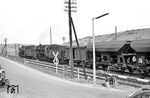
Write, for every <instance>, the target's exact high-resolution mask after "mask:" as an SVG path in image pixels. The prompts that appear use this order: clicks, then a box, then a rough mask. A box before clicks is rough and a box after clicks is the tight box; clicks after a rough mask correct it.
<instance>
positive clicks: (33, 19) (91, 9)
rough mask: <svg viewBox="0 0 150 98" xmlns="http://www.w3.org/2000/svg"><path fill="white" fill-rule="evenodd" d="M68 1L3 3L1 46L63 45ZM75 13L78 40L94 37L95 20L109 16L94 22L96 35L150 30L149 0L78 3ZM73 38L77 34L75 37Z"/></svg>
mask: <svg viewBox="0 0 150 98" xmlns="http://www.w3.org/2000/svg"><path fill="white" fill-rule="evenodd" d="M64 1H65V0H0V43H4V40H3V39H4V38H7V39H8V43H21V44H50V34H49V32H50V27H51V33H52V43H53V44H62V43H63V40H62V37H65V39H66V40H65V42H67V41H69V28H68V13H67V12H65V11H64V9H65V4H64ZM76 2H77V12H76V13H72V17H73V21H74V25H75V28H76V32H77V36H78V38H83V37H86V36H92V18H94V17H97V16H100V15H102V14H105V13H109V15H107V16H105V17H102V18H99V19H97V20H95V22H94V26H95V27H94V30H95V35H104V34H110V33H114V32H115V26H117V29H118V32H121V31H126V30H132V29H142V28H150V18H149V17H150V6H149V4H150V1H149V0H76ZM73 39H74V35H73Z"/></svg>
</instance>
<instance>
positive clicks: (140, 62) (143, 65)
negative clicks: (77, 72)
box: [87, 39, 150, 76]
mask: <svg viewBox="0 0 150 98" xmlns="http://www.w3.org/2000/svg"><path fill="white" fill-rule="evenodd" d="M87 48H88V50H89V51H90V52H91V54H92V43H91V44H90V43H89V44H88V47H87ZM95 49H96V58H100V60H99V61H100V62H99V63H100V65H101V64H102V63H106V64H105V65H107V69H109V70H113V71H117V72H129V73H132V74H138V75H143V76H144V75H145V76H150V39H143V40H132V41H111V42H97V43H96V47H95ZM107 63H108V64H107Z"/></svg>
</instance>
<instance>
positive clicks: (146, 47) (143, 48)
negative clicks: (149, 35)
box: [131, 39, 150, 52]
mask: <svg viewBox="0 0 150 98" xmlns="http://www.w3.org/2000/svg"><path fill="white" fill-rule="evenodd" d="M131 47H132V48H133V49H134V50H135V51H136V52H150V39H142V40H133V41H132V42H131Z"/></svg>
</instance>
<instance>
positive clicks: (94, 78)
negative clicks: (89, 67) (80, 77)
mask: <svg viewBox="0 0 150 98" xmlns="http://www.w3.org/2000/svg"><path fill="white" fill-rule="evenodd" d="M108 14H109V13H106V14H103V15H101V16H98V17H95V18H92V32H93V82H94V84H96V65H95V36H94V19H99V18H101V17H104V16H106V15H108Z"/></svg>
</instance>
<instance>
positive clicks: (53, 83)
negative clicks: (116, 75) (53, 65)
mask: <svg viewBox="0 0 150 98" xmlns="http://www.w3.org/2000/svg"><path fill="white" fill-rule="evenodd" d="M0 65H2V67H3V68H4V69H5V70H6V75H7V77H8V78H9V79H10V82H11V84H16V85H19V88H20V93H21V96H24V97H17V98H125V96H126V95H127V94H129V92H127V91H120V90H115V89H110V88H104V87H93V86H90V85H82V84H78V83H74V82H70V81H67V80H64V79H60V78H57V77H54V76H50V75H48V74H45V73H42V72H40V71H37V70H34V69H31V68H28V67H26V66H24V65H22V64H19V63H16V62H14V61H10V60H7V59H4V58H2V57H0ZM2 94H3V93H2ZM1 96H2V95H1ZM5 96H6V95H5ZM3 98H4V96H3Z"/></svg>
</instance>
